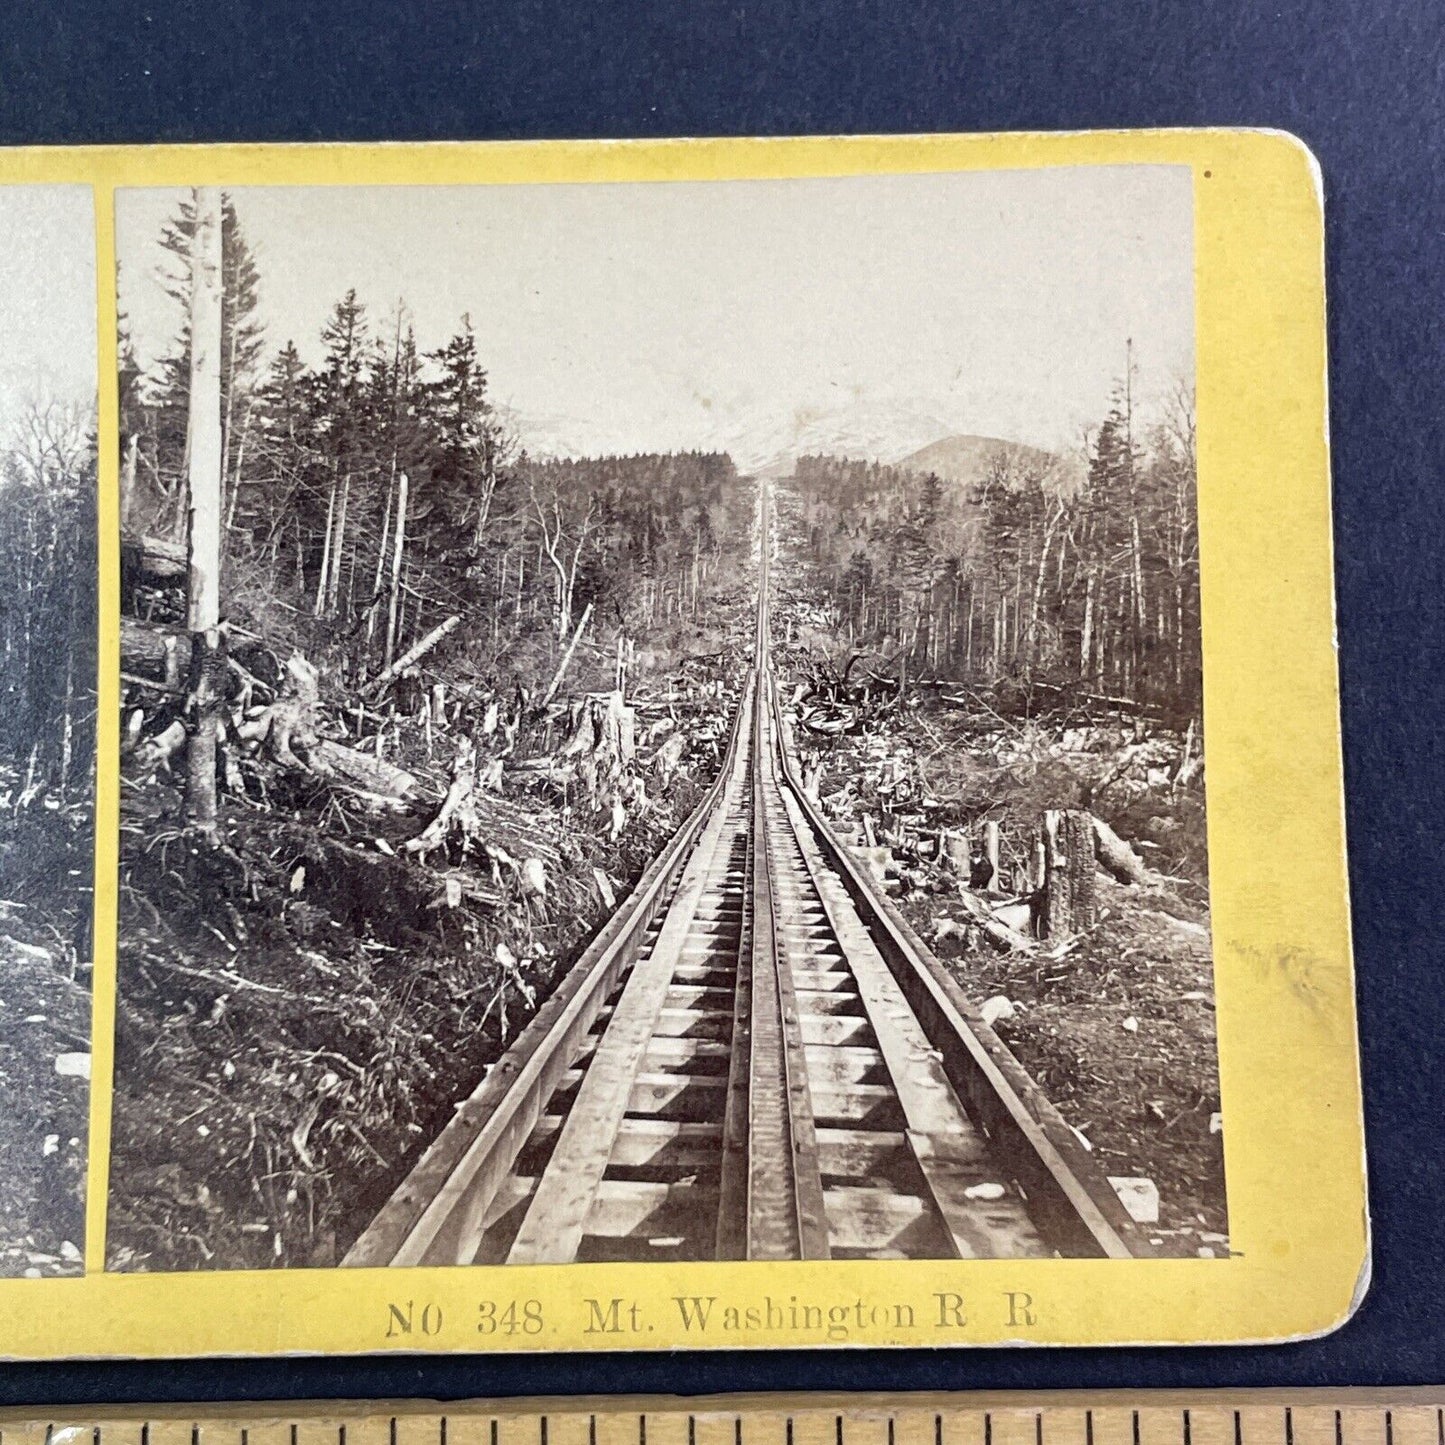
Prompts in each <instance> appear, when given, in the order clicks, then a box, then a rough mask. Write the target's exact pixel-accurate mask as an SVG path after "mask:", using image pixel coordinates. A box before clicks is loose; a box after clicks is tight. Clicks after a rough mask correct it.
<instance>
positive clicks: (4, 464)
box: [0, 185, 97, 1279]
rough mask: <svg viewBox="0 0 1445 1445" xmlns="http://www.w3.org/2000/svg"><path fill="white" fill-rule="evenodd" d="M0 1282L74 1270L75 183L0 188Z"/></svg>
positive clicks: (92, 594)
mask: <svg viewBox="0 0 1445 1445" xmlns="http://www.w3.org/2000/svg"><path fill="white" fill-rule="evenodd" d="M0 235H3V236H4V238H5V240H4V245H3V246H0V578H3V579H4V586H3V588H0V1278H19V1279H43V1278H48V1277H52V1276H57V1275H76V1274H80V1273H81V1271H82V1269H83V1266H84V1250H85V1182H86V1161H87V1148H86V1144H87V1137H88V1133H89V1108H90V1062H91V1047H90V1023H91V974H92V958H91V936H92V918H93V912H94V907H95V900H94V894H93V888H92V880H93V878H94V873H95V867H94V851H95V720H96V660H97V652H96V630H97V623H96V541H97V534H96V358H95V350H96V325H95V305H96V285H95V283H96V268H95V215H94V208H93V206H92V202H91V190H90V187H89V186H60V185H29V186H27V185H4V186H0Z"/></svg>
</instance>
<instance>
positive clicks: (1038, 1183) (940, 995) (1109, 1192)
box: [768, 689, 1153, 1259]
mask: <svg viewBox="0 0 1445 1445" xmlns="http://www.w3.org/2000/svg"><path fill="white" fill-rule="evenodd" d="M768 704H769V706H770V707H771V709H772V712H773V719H774V728H775V737H776V740H777V754H778V763H779V769H780V772H781V775H782V781H783V782H784V783H785V784H786V786H787V787H788V789H789V790H790V792H791V793H792V795H793V797H794V799H795V800H796V802H797V804H798V808H799V810H800V812H801V813H802V815H803V817H804V818H805V819H806V821H807V824H808V826H809V828H810V829H811V830H812V832H813V834H814V836H815V838H816V840H817V843H818V845H819V848H820V849H821V851H822V853H823V855H824V857H825V859H826V860H827V862H828V864H829V866H830V867H831V868H832V870H833V871H834V872H835V873H836V874H837V875H838V877H839V878H840V880H841V881H842V883H843V886H844V888H845V889H846V891H847V893H848V896H849V897H850V898H851V900H852V902H853V905H854V907H855V908H856V909H857V910H858V912H859V914H860V916H861V917H862V919H863V921H864V925H865V927H866V928H867V929H868V932H869V934H870V935H871V936H872V938H873V940H874V942H875V943H876V945H877V947H878V950H879V952H880V953H881V954H882V955H883V958H884V960H885V961H886V962H887V964H888V966H889V968H890V970H891V971H892V973H893V976H894V978H895V979H896V980H897V982H898V985H899V987H900V988H901V989H902V991H903V993H904V996H905V997H906V998H907V1000H908V1003H909V1004H910V1006H911V1007H912V1009H913V1011H914V1014H915V1016H916V1017H917V1019H918V1022H919V1024H920V1025H921V1026H922V1028H923V1030H924V1032H925V1033H926V1034H927V1036H928V1038H929V1041H930V1042H931V1043H932V1045H933V1047H934V1048H936V1049H937V1050H938V1051H939V1053H940V1054H941V1056H942V1058H943V1063H944V1068H945V1069H946V1071H947V1073H948V1076H949V1078H950V1079H951V1081H952V1082H953V1085H954V1088H955V1089H956V1090H957V1091H958V1093H959V1096H960V1098H961V1099H962V1101H963V1103H964V1106H965V1107H966V1108H967V1110H968V1112H969V1114H970V1115H971V1116H972V1117H973V1119H974V1120H975V1121H976V1122H977V1123H978V1125H979V1126H980V1127H981V1128H982V1129H983V1131H984V1133H985V1134H986V1135H987V1136H988V1138H989V1140H990V1142H991V1143H992V1145H993V1147H994V1149H995V1150H997V1151H998V1152H999V1154H1000V1156H1001V1157H1002V1158H1003V1159H1004V1160H1006V1161H1007V1163H1008V1165H1009V1168H1010V1170H1011V1172H1012V1173H1013V1175H1014V1177H1015V1178H1016V1179H1017V1181H1018V1183H1019V1185H1020V1186H1021V1188H1022V1189H1023V1191H1024V1194H1025V1195H1026V1197H1027V1199H1028V1204H1029V1212H1030V1214H1031V1215H1032V1216H1033V1219H1034V1223H1035V1225H1036V1227H1037V1228H1038V1230H1039V1233H1040V1234H1041V1235H1042V1236H1043V1237H1044V1239H1045V1240H1046V1242H1047V1243H1048V1244H1049V1246H1050V1247H1051V1248H1052V1249H1053V1250H1054V1251H1055V1252H1056V1253H1058V1254H1060V1255H1063V1256H1065V1257H1068V1258H1079V1257H1095V1258H1098V1257H1104V1258H1110V1259H1131V1258H1136V1257H1147V1256H1149V1255H1151V1254H1152V1253H1153V1251H1152V1250H1151V1249H1150V1247H1149V1244H1148V1242H1147V1240H1146V1239H1145V1238H1144V1236H1143V1234H1142V1233H1141V1232H1140V1230H1139V1227H1138V1225H1136V1224H1135V1223H1134V1221H1133V1219H1132V1218H1131V1217H1130V1216H1129V1213H1128V1211H1127V1210H1126V1209H1125V1208H1124V1206H1123V1204H1122V1203H1121V1202H1120V1200H1119V1197H1118V1195H1117V1194H1115V1192H1114V1189H1113V1186H1112V1185H1110V1183H1109V1181H1108V1180H1107V1179H1106V1178H1105V1177H1104V1173H1103V1171H1102V1170H1101V1169H1100V1168H1099V1166H1098V1165H1097V1164H1096V1163H1095V1161H1094V1159H1093V1158H1092V1156H1091V1155H1090V1154H1089V1152H1088V1151H1087V1150H1086V1149H1085V1148H1084V1147H1083V1145H1082V1144H1080V1142H1079V1140H1078V1137H1077V1136H1076V1135H1075V1134H1074V1131H1073V1130H1072V1129H1071V1128H1070V1127H1069V1126H1068V1124H1067V1123H1066V1122H1065V1121H1064V1118H1063V1116H1062V1115H1061V1114H1060V1113H1059V1111H1058V1110H1057V1109H1056V1108H1055V1107H1054V1105H1053V1104H1052V1103H1051V1102H1050V1100H1049V1099H1048V1097H1047V1095H1045V1093H1044V1092H1043V1090H1042V1089H1041V1088H1040V1087H1039V1086H1038V1084H1037V1083H1035V1081H1034V1080H1033V1078H1032V1077H1030V1075H1029V1074H1028V1072H1027V1071H1026V1070H1025V1069H1024V1067H1023V1065H1022V1064H1020V1063H1019V1061H1018V1059H1017V1058H1016V1057H1015V1056H1014V1054H1013V1052H1012V1051H1011V1050H1010V1049H1009V1047H1008V1046H1007V1045H1006V1044H1005V1043H1004V1042H1003V1040H1002V1039H1000V1038H999V1036H998V1035H997V1034H996V1033H995V1032H994V1031H993V1029H991V1028H990V1027H989V1026H988V1025H987V1024H986V1023H985V1022H984V1021H983V1019H982V1018H981V1017H980V1016H979V1014H978V1012H977V1010H976V1009H975V1008H974V1007H973V1005H972V1004H971V1003H969V1001H968V1000H967V998H966V997H965V996H964V993H963V991H962V989H961V988H960V987H959V985H958V983H957V981H956V980H955V979H954V978H953V977H952V976H951V975H950V974H949V973H948V971H947V970H946V969H945V968H944V967H943V965H942V964H941V963H940V962H939V961H938V959H937V958H935V957H934V955H933V953H932V952H931V951H930V950H929V949H928V947H927V946H926V945H925V944H924V943H923V941H922V940H921V939H920V938H919V937H918V935H917V934H916V933H914V931H913V929H912V928H911V927H910V926H909V924H908V922H907V921H906V920H905V919H904V917H903V915H902V914H901V913H900V912H899V911H898V909H897V908H896V907H895V905H894V904H893V902H892V900H891V899H889V898H887V897H886V896H885V895H884V894H883V892H882V891H881V889H879V888H878V886H877V885H876V884H875V883H874V881H873V879H872V878H871V877H870V876H869V875H868V873H867V872H866V871H865V869H864V867H863V866H862V865H861V864H860V863H859V862H858V861H857V859H855V858H854V856H853V854H852V852H851V851H850V850H849V849H848V848H847V846H846V845H845V844H844V843H843V842H842V841H841V840H840V839H839V838H838V836H837V834H836V833H834V831H833V829H832V826H831V825H830V824H829V823H828V821H827V820H826V819H825V818H824V816H823V813H822V810H821V808H820V807H819V806H818V805H817V803H815V802H814V800H813V799H812V798H811V797H810V796H809V794H808V792H807V790H806V789H805V788H804V787H803V782H802V778H801V776H800V774H799V770H798V766H797V762H796V759H795V758H794V756H793V753H792V748H791V745H790V743H789V741H788V736H787V731H786V728H785V725H784V718H783V712H782V707H781V704H780V703H779V701H778V698H777V694H776V690H775V689H769V697H768Z"/></svg>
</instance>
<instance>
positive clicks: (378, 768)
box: [306, 738, 421, 802]
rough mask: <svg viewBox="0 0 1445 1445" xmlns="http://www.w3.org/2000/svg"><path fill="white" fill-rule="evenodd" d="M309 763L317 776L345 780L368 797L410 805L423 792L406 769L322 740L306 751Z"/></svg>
mask: <svg viewBox="0 0 1445 1445" xmlns="http://www.w3.org/2000/svg"><path fill="white" fill-rule="evenodd" d="M306 761H307V763H308V764H309V765H310V767H311V769H312V771H313V772H321V773H327V774H330V775H333V776H335V777H338V778H341V779H342V780H343V781H344V782H347V783H350V784H352V785H353V786H354V787H357V788H359V789H361V791H362V792H365V793H374V794H378V795H379V796H381V797H383V798H389V799H394V800H395V801H397V802H408V801H410V800H412V799H414V798H415V797H416V796H417V795H418V793H419V792H420V791H421V784H420V783H419V782H418V781H417V780H416V778H415V777H414V776H413V775H412V774H411V773H409V772H407V771H406V769H405V768H398V767H396V766H395V765H394V764H392V763H388V762H386V761H384V760H383V759H381V758H377V757H373V756H371V755H370V754H369V753H361V752H357V750H356V749H355V748H348V747H345V746H344V745H343V744H341V743H337V742H332V740H331V739H330V738H319V739H317V740H316V741H315V742H314V743H312V744H310V746H309V747H308V748H307V750H306Z"/></svg>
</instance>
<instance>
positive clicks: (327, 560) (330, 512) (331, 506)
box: [311, 472, 336, 617]
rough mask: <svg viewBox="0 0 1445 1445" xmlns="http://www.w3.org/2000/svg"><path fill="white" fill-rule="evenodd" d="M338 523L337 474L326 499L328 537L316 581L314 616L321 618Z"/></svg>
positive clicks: (328, 589)
mask: <svg viewBox="0 0 1445 1445" xmlns="http://www.w3.org/2000/svg"><path fill="white" fill-rule="evenodd" d="M335 521H336V473H335V472H332V474H331V492H330V495H329V496H328V497H327V499H326V537H325V540H324V541H323V542H322V544H321V576H320V577H318V578H317V579H316V605H315V606H314V607H313V608H312V609H311V611H312V613H313V615H315V616H317V617H320V616H321V614H322V612H323V611H324V610H325V607H326V597H327V594H328V592H329V591H330V588H331V535H332V531H333V524H334V523H335Z"/></svg>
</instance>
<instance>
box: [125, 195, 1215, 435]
mask: <svg viewBox="0 0 1445 1445" xmlns="http://www.w3.org/2000/svg"><path fill="white" fill-rule="evenodd" d="M232 195H233V196H234V198H235V203H236V208H237V212H238V214H239V216H240V218H241V224H242V226H243V228H244V230H245V233H246V235H247V238H248V240H249V241H250V243H251V245H252V247H253V249H254V251H255V253H256V258H257V263H258V265H259V267H260V271H261V277H262V314H263V318H264V321H265V323H266V326H267V329H268V335H269V340H270V342H271V343H272V345H273V346H274V345H279V344H280V343H281V342H283V341H284V340H286V339H288V338H291V339H294V340H295V341H296V343H297V345H298V346H299V347H300V348H301V351H302V354H303V355H304V356H305V357H306V358H307V359H308V360H312V361H314V360H315V359H317V357H318V355H319V351H320V345H319V341H318V335H319V331H320V328H321V325H322V323H323V322H324V320H325V318H326V316H327V314H328V312H329V310H330V308H331V306H332V305H333V303H334V302H335V301H336V299H337V298H338V297H339V296H340V295H341V294H342V293H343V292H344V291H345V290H346V289H347V288H348V287H351V286H354V287H355V288H356V289H357V291H358V293H359V294H360V296H361V298H362V300H363V301H365V302H366V303H367V305H368V307H369V308H370V314H371V316H372V318H373V319H374V320H376V321H377V322H381V321H382V320H383V317H384V316H385V314H386V313H387V312H388V311H389V310H390V308H391V306H392V305H393V303H394V302H395V301H396V299H397V298H398V297H404V298H405V299H406V301H407V303H408V305H409V306H410V308H411V310H412V312H413V314H414V317H415V322H416V329H417V335H418V340H419V342H420V344H421V345H422V347H423V348H424V349H429V348H432V347H436V346H439V345H440V344H441V343H442V342H443V341H444V340H445V339H446V338H447V336H449V335H450V334H451V333H452V331H453V330H454V329H455V328H456V325H457V323H458V321H459V318H460V317H461V314H462V313H463V312H464V311H469V312H470V313H471V316H472V320H473V322H474V324H475V325H476V327H477V331H478V338H479V345H480V349H481V353H482V357H483V360H484V364H485V365H486V366H487V367H488V368H489V370H490V372H491V378H492V389H493V395H494V397H495V398H497V399H498V400H500V401H502V402H503V403H505V404H507V405H510V406H511V407H513V408H514V409H515V410H516V411H517V412H518V413H519V414H520V416H521V417H522V418H523V419H524V421H527V422H531V423H533V424H535V426H536V427H537V429H538V432H539V435H540V434H542V433H545V432H548V431H549V430H550V431H551V432H553V433H557V434H562V433H565V434H566V436H567V437H568V438H569V440H570V442H571V443H572V445H573V446H574V447H575V448H580V449H588V450H592V449H596V450H608V449H616V448H618V447H624V446H625V447H629V448H635V449H639V450H640V449H655V448H664V447H670V446H686V445H709V444H714V443H715V442H717V441H718V440H719V439H724V440H725V439H727V438H729V437H732V436H745V435H753V436H760V435H762V434H765V433H770V432H772V431H777V430H778V429H779V428H782V429H784V430H786V429H787V427H788V425H789V424H790V419H791V421H792V422H793V423H797V422H798V421H799V419H800V418H802V419H806V418H807V417H811V416H816V415H817V414H818V413H825V414H832V413H850V412H852V413H858V412H860V411H861V412H866V413H867V414H868V416H869V417H871V418H872V421H871V422H870V423H869V424H871V425H873V426H874V428H875V429H877V428H879V427H881V428H883V429H886V428H887V426H888V425H889V424H890V422H889V417H890V415H891V414H893V413H901V412H904V411H907V412H909V413H912V414H913V415H914V417H915V418H916V417H917V416H918V414H920V413H923V414H926V416H927V418H928V420H927V421H924V422H921V423H917V424H918V425H921V426H922V427H923V428H924V429H925V430H927V429H929V428H930V427H931V426H932V424H933V421H934V420H936V421H937V422H938V424H939V427H940V428H941V429H942V431H970V432H975V433H982V434H985V435H995V436H1002V437H1007V438H1010V439H1014V440H1019V441H1027V442H1034V443H1038V444H1043V445H1050V446H1056V445H1067V444H1071V443H1076V442H1077V440H1078V435H1079V432H1080V430H1081V428H1082V427H1084V426H1085V425H1093V424H1097V422H1098V420H1099V419H1100V418H1101V416H1102V414H1103V412H1104V410H1105V408H1106V406H1107V401H1108V395H1109V391H1110V387H1111V385H1112V383H1113V381H1114V379H1115V378H1116V377H1118V376H1119V375H1120V374H1121V372H1122V369H1123V364H1124V343H1125V338H1126V337H1129V336H1132V337H1133V339H1134V343H1135V353H1136V358H1137V360H1138V363H1139V367H1140V375H1141V381H1142V387H1143V390H1144V391H1145V393H1146V394H1147V392H1148V391H1149V390H1150V388H1151V386H1152V387H1154V388H1157V389H1158V390H1161V391H1162V390H1163V389H1164V388H1165V387H1166V386H1167V385H1168V383H1169V381H1170V379H1171V378H1172V377H1173V376H1175V375H1179V374H1181V373H1182V374H1186V375H1187V374H1189V373H1190V372H1191V371H1192V365H1193V361H1192V358H1193V310H1194V294H1193V217H1192V200H1191V178H1190V173H1189V171H1188V170H1187V169H1186V168H1182V167H1161V166H1133V167H1071V168H1066V169H1054V170H1034V171H1015V172H983V173H978V172H975V173H963V174H947V175H929V176H878V177H850V178H844V179H827V180H800V181H729V182H707V183H664V184H598V185H566V186H544V185H538V186H494V187H493V186H477V187H446V188H420V187H417V188H412V187H407V188H394V189H388V188H380V187H377V188H369V187H357V188H312V187H307V188H287V189H241V190H237V191H233V192H232ZM178 196H179V193H177V192H174V191H171V192H157V191H132V192H121V193H120V194H119V195H118V197H117V247H118V251H119V255H120V259H121V277H122V288H123V292H122V301H123V304H124V305H125V307H126V309H127V311H128V312H129V314H130V316H131V322H132V329H133V333H134V335H135V338H136V342H137V346H138V349H139V351H140V353H141V356H142V358H143V359H148V358H150V357H153V356H155V355H156V354H158V353H159V352H161V351H162V350H164V349H165V347H166V346H167V344H168V342H169V338H170V337H171V335H172V334H173V331H174V326H175V322H176V317H175V314H174V308H173V306H172V304H171V303H170V302H169V301H168V299H167V298H166V297H165V296H164V294H163V292H162V291H161V289H160V287H159V285H158V284H157V282H156V280H155V272H156V268H157V264H158V262H159V260H160V257H161V253H160V252H159V250H158V248H157V247H156V246H155V244H154V243H155V238H156V236H157V235H158V234H159V231H160V227H161V224H162V223H163V221H164V219H165V218H166V217H167V215H169V214H170V213H171V212H172V211H173V210H174V208H175V205H176V202H177V200H178ZM880 417H881V418H882V419H881V420H880V419H879V418H880ZM860 425H861V423H860ZM864 429H865V430H866V426H865V427H864ZM939 434H941V431H940V433H939ZM931 439H932V438H931V437H929V436H922V437H921V438H920V440H921V441H926V440H931Z"/></svg>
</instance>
